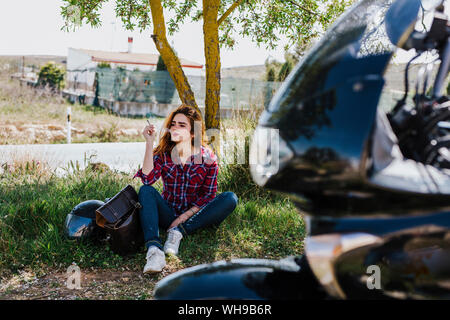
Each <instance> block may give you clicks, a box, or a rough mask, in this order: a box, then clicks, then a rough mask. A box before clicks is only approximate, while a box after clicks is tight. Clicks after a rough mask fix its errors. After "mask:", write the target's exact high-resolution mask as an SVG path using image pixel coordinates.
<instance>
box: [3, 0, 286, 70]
mask: <svg viewBox="0 0 450 320" xmlns="http://www.w3.org/2000/svg"><path fill="white" fill-rule="evenodd" d="M63 4H64V2H63V1H62V0H40V1H37V0H14V1H2V4H1V7H0V30H1V31H0V43H1V44H0V55H29V54H39V55H41V54H43V55H63V56H66V55H67V51H68V48H69V47H72V48H84V49H91V50H105V51H127V49H128V42H127V40H128V37H129V36H131V37H133V52H135V53H154V54H158V51H157V50H156V47H155V45H154V43H153V40H152V39H151V37H150V35H151V33H152V30H146V31H144V32H143V33H140V32H139V31H133V32H132V31H126V30H125V28H124V27H123V25H122V22H121V21H120V19H118V18H116V17H115V12H114V1H109V2H107V3H106V4H105V5H104V6H103V8H102V10H101V16H100V17H101V20H102V26H101V27H100V28H92V27H90V26H88V25H84V26H82V27H81V28H77V29H76V31H74V32H72V31H71V32H66V31H62V30H60V29H61V27H62V26H63V25H64V21H63V19H62V17H61V14H60V12H61V9H60V7H61V6H62V5H63ZM167 21H168V19H167V18H166V22H167ZM168 39H169V43H171V44H173V47H174V48H175V50H176V52H177V53H178V55H179V56H180V57H182V58H185V59H189V60H192V61H194V62H198V63H201V64H204V63H205V59H204V51H203V33H202V22H201V21H200V22H198V23H188V24H185V25H183V26H182V27H181V28H180V31H179V32H178V33H177V34H175V35H174V36H168ZM285 43H286V42H285V41H284V42H283V41H281V42H280V45H279V46H278V48H277V50H272V51H269V50H267V49H265V48H258V47H257V46H256V44H253V43H252V42H251V41H250V39H245V38H242V39H239V41H238V45H237V46H236V47H235V49H234V50H226V49H224V48H223V49H221V64H222V68H228V67H234V66H250V65H261V64H264V61H265V60H266V59H267V58H268V57H271V58H274V59H276V60H278V61H284V49H283V46H284V45H285Z"/></svg>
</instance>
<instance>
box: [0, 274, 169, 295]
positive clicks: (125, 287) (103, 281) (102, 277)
mask: <svg viewBox="0 0 450 320" xmlns="http://www.w3.org/2000/svg"><path fill="white" fill-rule="evenodd" d="M142 267H143V266H142ZM80 271H81V276H80V288H79V289H77V288H73V287H75V284H76V282H75V281H70V274H69V273H67V270H48V271H46V272H45V274H42V275H39V276H36V274H35V273H33V272H31V271H22V272H20V273H19V274H17V275H13V276H8V277H5V278H2V279H1V282H0V300H85V299H88V300H146V299H153V290H154V287H155V285H156V283H157V282H158V281H159V280H161V279H162V278H164V277H165V276H167V275H169V274H170V273H173V272H175V271H177V270H175V269H172V268H171V267H170V266H166V268H165V269H164V270H163V271H162V272H161V273H158V274H150V275H144V274H143V273H142V271H141V270H139V271H138V270H126V269H123V270H104V269H89V270H83V269H81V270H80ZM68 280H69V281H68ZM68 282H69V285H68ZM71 287H72V288H73V289H72V288H71Z"/></svg>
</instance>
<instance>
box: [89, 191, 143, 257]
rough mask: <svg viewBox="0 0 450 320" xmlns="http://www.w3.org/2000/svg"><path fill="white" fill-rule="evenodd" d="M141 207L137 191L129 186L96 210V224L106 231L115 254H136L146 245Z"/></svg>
mask: <svg viewBox="0 0 450 320" xmlns="http://www.w3.org/2000/svg"><path fill="white" fill-rule="evenodd" d="M141 207H142V206H141V204H140V203H139V201H138V194H137V192H136V190H134V188H133V186H131V185H127V186H126V187H125V188H123V189H122V190H121V191H120V192H119V193H117V194H116V195H115V196H114V197H112V198H109V199H108V200H107V201H106V203H105V204H104V205H102V206H101V207H99V208H98V209H97V210H95V220H96V223H97V225H98V226H100V227H102V228H104V229H105V230H106V233H107V234H108V236H109V240H108V241H109V244H110V247H111V249H112V251H114V252H115V253H118V254H120V255H122V256H124V255H127V254H130V253H135V252H137V251H138V250H139V249H140V247H141V246H142V245H143V244H144V233H143V232H142V228H141V221H140V217H139V209H140V208H141Z"/></svg>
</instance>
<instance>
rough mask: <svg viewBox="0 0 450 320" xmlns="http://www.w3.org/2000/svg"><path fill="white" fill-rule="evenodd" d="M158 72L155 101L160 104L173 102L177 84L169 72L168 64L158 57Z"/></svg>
mask: <svg viewBox="0 0 450 320" xmlns="http://www.w3.org/2000/svg"><path fill="white" fill-rule="evenodd" d="M156 71H159V72H158V77H157V81H155V83H154V85H155V89H156V91H155V99H156V101H158V103H170V102H172V98H173V94H174V92H175V90H176V88H175V84H174V83H173V81H172V79H171V78H170V74H169V71H167V67H166V64H165V63H164V60H163V58H162V57H161V56H159V57H158V62H157V64H156Z"/></svg>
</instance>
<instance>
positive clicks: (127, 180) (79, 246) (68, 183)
mask: <svg viewBox="0 0 450 320" xmlns="http://www.w3.org/2000/svg"><path fill="white" fill-rule="evenodd" d="M93 168H94V167H93V166H89V167H88V168H87V169H86V170H79V169H78V170H77V168H76V167H75V166H74V167H73V168H72V169H75V171H74V172H73V173H72V174H70V175H67V176H65V177H58V176H56V175H55V174H54V172H51V171H49V170H45V168H43V167H42V166H41V164H38V163H36V162H33V161H32V162H29V161H28V162H24V163H21V164H16V165H15V166H13V167H11V166H9V167H7V166H5V165H3V166H2V170H0V172H2V173H0V270H1V271H0V273H1V272H8V273H10V272H12V273H15V272H18V271H19V270H21V269H24V268H31V269H33V270H36V271H39V270H45V269H46V268H49V267H52V268H59V267H63V268H67V266H68V265H70V264H71V263H72V262H76V263H77V264H78V265H79V266H80V267H82V268H88V267H100V268H118V267H123V266H127V267H129V268H132V269H140V268H141V267H142V263H143V261H144V260H145V256H144V255H145V250H144V248H142V250H141V252H139V253H137V254H135V255H131V256H128V257H121V256H119V255H117V254H114V253H113V252H111V251H110V249H109V248H108V247H107V246H106V245H99V244H93V243H91V242H88V241H85V242H79V241H74V240H68V239H66V238H65V237H64V233H63V228H64V220H65V217H66V215H67V213H69V212H70V211H71V210H72V209H73V207H74V206H76V205H77V204H78V203H80V202H82V201H85V200H88V199H98V200H102V201H103V200H104V199H105V198H107V197H111V196H112V195H114V194H116V193H117V192H119V191H120V190H121V189H122V188H123V187H124V186H125V185H127V184H131V185H133V186H134V187H135V189H136V191H138V190H139V188H140V186H141V185H142V183H141V181H138V179H134V180H131V177H132V175H130V174H124V173H120V172H112V171H108V170H104V169H103V170H96V169H93ZM243 172H246V169H245V166H244V165H234V166H231V165H230V166H225V167H223V168H221V170H220V174H219V193H220V192H223V191H226V190H231V191H234V192H235V193H236V194H237V196H238V197H239V203H238V206H237V207H236V209H235V211H234V212H233V213H232V214H231V215H230V216H229V217H228V218H227V219H226V220H225V221H224V222H223V223H222V224H221V225H220V227H219V228H211V229H205V230H202V231H199V232H198V233H196V234H194V235H191V236H189V237H186V238H185V239H183V241H182V244H181V247H180V255H179V258H174V259H172V260H171V261H169V264H172V266H173V267H174V268H175V269H179V268H184V267H188V266H192V265H196V264H199V263H208V262H213V261H217V260H221V259H230V258H244V257H249V258H282V257H285V256H288V255H297V254H301V253H302V242H303V238H304V235H305V227H304V223H303V220H302V217H301V216H300V215H299V214H298V212H297V210H296V209H295V206H294V205H293V203H291V202H290V201H289V200H288V199H286V198H285V197H282V196H279V195H277V194H274V193H271V192H267V191H264V190H263V189H261V188H259V187H258V186H256V185H254V184H253V183H252V182H249V180H247V182H246V183H245V184H244V185H242V184H241V185H240V188H235V187H233V186H234V185H233V184H231V183H228V184H227V183H225V181H230V180H229V179H232V181H235V180H236V181H241V182H242V181H243V179H244V180H246V179H248V177H249V174H248V172H247V173H246V175H243ZM239 179H240V180H239ZM250 181H251V180H250ZM155 186H156V187H157V188H158V189H159V190H161V181H159V182H157V183H156V184H155ZM248 190H252V191H251V192H246V191H248ZM161 235H162V236H163V238H164V237H165V231H164V230H162V232H161Z"/></svg>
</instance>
